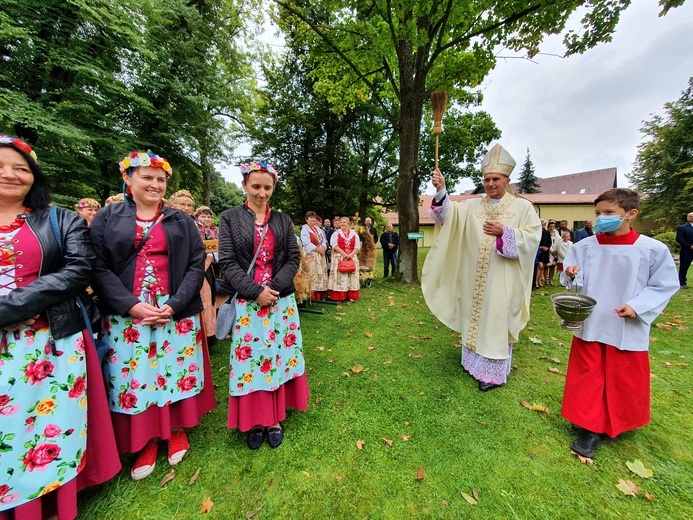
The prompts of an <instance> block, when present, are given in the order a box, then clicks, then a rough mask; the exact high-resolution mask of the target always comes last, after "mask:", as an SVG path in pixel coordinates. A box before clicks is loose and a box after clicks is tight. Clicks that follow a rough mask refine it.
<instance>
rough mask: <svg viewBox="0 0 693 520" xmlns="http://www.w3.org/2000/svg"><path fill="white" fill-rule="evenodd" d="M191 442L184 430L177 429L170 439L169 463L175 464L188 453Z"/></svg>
mask: <svg viewBox="0 0 693 520" xmlns="http://www.w3.org/2000/svg"><path fill="white" fill-rule="evenodd" d="M189 449H190V443H189V442H188V437H186V435H185V432H184V431H183V430H178V431H175V432H173V433H172V434H171V438H170V439H169V440H168V463H169V464H170V465H171V466H175V465H176V464H178V463H179V462H180V461H181V460H183V457H185V455H186V454H187V453H188V450H189Z"/></svg>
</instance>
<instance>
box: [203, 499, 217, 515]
mask: <svg viewBox="0 0 693 520" xmlns="http://www.w3.org/2000/svg"><path fill="white" fill-rule="evenodd" d="M213 507H214V502H212V500H211V499H209V498H205V499H204V500H203V501H202V509H200V513H209V512H210V511H211V510H212V508H213Z"/></svg>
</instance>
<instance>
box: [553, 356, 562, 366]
mask: <svg viewBox="0 0 693 520" xmlns="http://www.w3.org/2000/svg"><path fill="white" fill-rule="evenodd" d="M551 361H553V362H554V363H556V364H557V365H560V364H561V360H560V359H558V358H557V357H552V358H551Z"/></svg>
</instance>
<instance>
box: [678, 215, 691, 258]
mask: <svg viewBox="0 0 693 520" xmlns="http://www.w3.org/2000/svg"><path fill="white" fill-rule="evenodd" d="M676 241H677V242H678V243H679V245H680V246H681V257H682V258H692V257H693V251H691V246H693V226H691V224H690V222H689V223H686V224H683V225H682V226H679V227H677V228H676Z"/></svg>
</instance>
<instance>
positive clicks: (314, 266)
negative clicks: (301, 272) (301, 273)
mask: <svg viewBox="0 0 693 520" xmlns="http://www.w3.org/2000/svg"><path fill="white" fill-rule="evenodd" d="M306 257H307V260H308V270H309V272H310V290H311V291H316V292H317V291H326V290H327V280H328V274H327V261H326V260H325V255H322V254H320V253H318V252H317V251H313V252H311V253H308V254H307V255H306Z"/></svg>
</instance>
